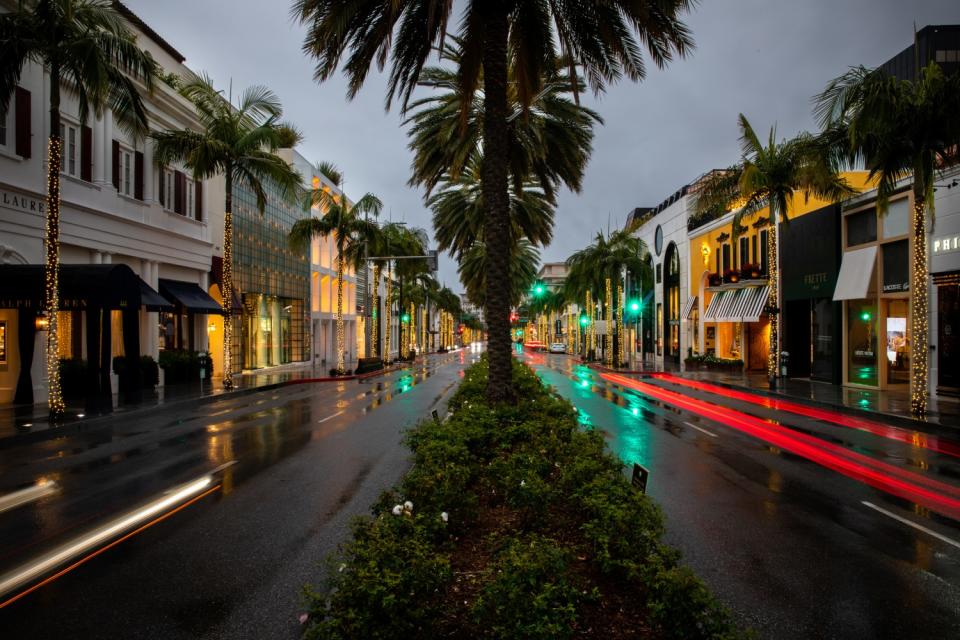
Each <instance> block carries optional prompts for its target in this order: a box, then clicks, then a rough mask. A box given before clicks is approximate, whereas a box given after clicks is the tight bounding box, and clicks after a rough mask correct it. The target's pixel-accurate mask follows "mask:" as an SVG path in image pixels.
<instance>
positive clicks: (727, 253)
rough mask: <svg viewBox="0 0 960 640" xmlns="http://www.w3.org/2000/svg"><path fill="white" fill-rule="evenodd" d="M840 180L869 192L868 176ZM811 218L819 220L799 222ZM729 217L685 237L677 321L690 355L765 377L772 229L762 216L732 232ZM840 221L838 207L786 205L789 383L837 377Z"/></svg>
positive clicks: (808, 202)
mask: <svg viewBox="0 0 960 640" xmlns="http://www.w3.org/2000/svg"><path fill="white" fill-rule="evenodd" d="M844 177H845V178H846V180H847V182H848V183H849V184H850V185H851V186H853V187H854V188H856V189H858V190H861V191H862V190H863V189H864V188H866V186H867V174H866V172H850V173H845V174H844ZM811 213H815V214H817V215H816V216H812V217H811V218H809V219H808V220H806V221H804V222H801V221H802V220H804V217H805V216H807V215H808V214H811ZM733 216H734V214H733V212H730V213H727V214H726V215H724V216H722V217H720V218H718V219H716V220H713V221H711V222H708V223H706V224H703V225H702V226H701V227H699V228H696V229H692V230H690V232H689V235H688V237H689V243H690V270H689V278H690V280H689V286H690V289H689V290H690V298H689V299H688V302H687V304H686V305H685V307H684V313H683V318H681V319H682V320H684V321H685V322H686V326H687V331H688V332H690V334H691V335H689V336H688V340H687V344H690V345H692V346H691V351H693V352H696V353H701V354H707V353H710V354H714V355H715V356H717V357H720V358H730V359H735V360H742V361H743V364H744V368H745V369H746V370H747V371H756V372H762V371H765V370H766V364H767V354H768V351H769V344H770V326H769V319H768V315H767V313H766V310H767V306H768V287H767V277H768V266H769V259H768V254H767V246H768V245H767V240H768V234H770V233H772V232H773V228H772V227H771V226H770V224H769V222H770V212H769V209H767V208H764V209H762V210H760V211H759V212H757V213H756V214H755V215H753V216H750V217H748V218H745V219H744V220H743V222H742V226H741V227H740V228H739V229H737V230H736V232H735V231H734V229H733ZM840 220H841V214H840V205H839V204H837V203H831V202H826V201H824V200H820V199H818V198H815V197H812V196H811V197H809V198H805V197H804V196H803V195H802V194H799V195H797V196H795V197H794V198H793V199H792V201H791V202H790V208H789V216H788V222H787V223H786V224H785V225H781V230H780V234H781V238H780V239H779V244H778V246H779V247H780V249H779V251H778V254H779V255H780V257H781V260H780V264H781V267H782V273H781V280H780V287H781V289H782V291H781V303H780V309H781V313H783V314H784V322H783V324H784V325H785V326H786V325H789V327H790V330H789V333H788V330H787V329H786V327H785V328H784V331H783V335H782V336H781V344H780V349H781V350H787V351H789V347H793V348H794V349H795V350H796V351H797V352H798V353H795V354H793V356H794V357H793V358H791V360H790V362H791V363H792V366H794V367H796V370H795V371H792V372H791V375H793V374H794V373H796V372H799V373H800V375H805V376H810V377H813V378H818V377H819V378H822V379H830V380H831V381H834V378H837V377H839V373H838V372H837V371H836V369H837V366H838V363H839V360H837V358H838V356H839V354H838V353H835V351H836V350H835V349H834V348H833V345H834V344H836V345H837V346H838V347H839V342H834V341H833V333H835V327H836V326H837V324H838V322H839V319H840V318H839V313H840V312H839V311H838V310H837V308H836V303H834V301H833V292H834V287H835V285H836V280H837V274H838V272H839V266H840V258H841V256H840V238H839V229H840ZM788 316H790V317H789V318H788ZM817 323H820V325H822V326H821V327H820V328H819V329H818V324H817ZM827 334H829V335H827ZM818 350H819V351H818Z"/></svg>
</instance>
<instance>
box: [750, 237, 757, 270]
mask: <svg viewBox="0 0 960 640" xmlns="http://www.w3.org/2000/svg"><path fill="white" fill-rule="evenodd" d="M750 245H751V247H752V249H753V250H752V251H751V254H752V257H751V258H750V262H752V263H753V264H757V236H756V235H753V236H750Z"/></svg>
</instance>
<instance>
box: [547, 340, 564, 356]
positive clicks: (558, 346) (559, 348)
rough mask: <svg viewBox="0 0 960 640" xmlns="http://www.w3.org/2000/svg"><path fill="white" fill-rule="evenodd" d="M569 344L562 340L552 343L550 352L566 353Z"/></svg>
mask: <svg viewBox="0 0 960 640" xmlns="http://www.w3.org/2000/svg"><path fill="white" fill-rule="evenodd" d="M566 352H567V345H565V344H563V343H562V342H554V343H553V344H551V345H550V353H566Z"/></svg>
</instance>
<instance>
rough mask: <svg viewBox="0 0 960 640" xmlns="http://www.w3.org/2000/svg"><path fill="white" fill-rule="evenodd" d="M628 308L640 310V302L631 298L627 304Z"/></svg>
mask: <svg viewBox="0 0 960 640" xmlns="http://www.w3.org/2000/svg"><path fill="white" fill-rule="evenodd" d="M628 308H629V309H630V311H632V312H634V313H637V312H638V311H640V303H639V302H638V301H636V300H631V301H630V304H629V305H628Z"/></svg>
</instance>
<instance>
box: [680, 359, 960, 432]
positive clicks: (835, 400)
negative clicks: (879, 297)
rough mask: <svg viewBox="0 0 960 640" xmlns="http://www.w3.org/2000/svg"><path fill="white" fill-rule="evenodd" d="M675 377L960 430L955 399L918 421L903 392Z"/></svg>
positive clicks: (938, 401) (755, 378) (720, 376)
mask: <svg viewBox="0 0 960 640" xmlns="http://www.w3.org/2000/svg"><path fill="white" fill-rule="evenodd" d="M675 375H679V376H682V377H684V378H689V379H691V380H702V381H703V382H711V383H714V384H718V385H721V386H730V387H739V388H745V389H747V390H749V391H753V392H755V393H760V394H763V395H769V396H774V397H776V396H783V397H787V398H790V399H791V400H801V401H805V402H808V403H812V404H819V405H828V406H830V407H832V408H835V409H843V410H845V411H849V412H859V413H868V414H874V415H882V416H884V417H888V418H896V419H898V420H906V421H909V422H910V423H912V427H914V428H922V427H923V426H924V425H935V426H941V427H949V428H951V429H958V428H960V400H954V399H952V398H943V397H940V398H933V397H931V398H930V399H929V400H928V405H927V407H928V408H927V411H928V413H927V415H926V416H925V417H924V418H922V419H918V418H915V417H913V416H912V415H910V395H909V393H907V392H903V391H890V390H884V391H876V390H871V389H854V388H851V387H843V386H841V385H835V384H830V383H828V382H816V381H811V380H806V379H794V378H788V379H787V380H785V381H784V380H780V381H778V386H777V388H776V390H774V391H771V390H770V386H769V384H768V383H767V376H766V375H765V374H762V373H748V374H740V373H725V372H718V371H688V372H685V373H682V374H680V373H677V374H675Z"/></svg>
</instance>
